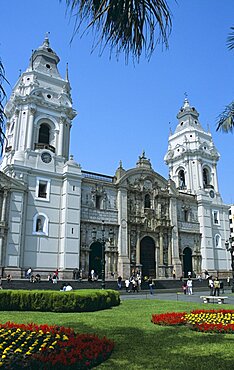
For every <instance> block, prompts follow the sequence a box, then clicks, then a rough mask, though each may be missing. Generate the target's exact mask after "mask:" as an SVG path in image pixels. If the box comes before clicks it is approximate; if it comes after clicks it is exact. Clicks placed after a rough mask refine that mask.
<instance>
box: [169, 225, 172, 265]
mask: <svg viewBox="0 0 234 370" xmlns="http://www.w3.org/2000/svg"><path fill="white" fill-rule="evenodd" d="M168 265H172V255H171V232H170V231H169V232H168Z"/></svg>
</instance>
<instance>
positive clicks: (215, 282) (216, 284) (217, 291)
mask: <svg viewBox="0 0 234 370" xmlns="http://www.w3.org/2000/svg"><path fill="white" fill-rule="evenodd" d="M219 291H220V281H219V278H218V277H217V278H216V279H215V281H214V296H216V295H217V296H219ZM216 293H217V294H216Z"/></svg>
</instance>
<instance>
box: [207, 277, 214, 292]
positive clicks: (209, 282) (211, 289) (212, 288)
mask: <svg viewBox="0 0 234 370" xmlns="http://www.w3.org/2000/svg"><path fill="white" fill-rule="evenodd" d="M208 286H209V288H210V295H211V296H213V295H214V280H213V278H212V276H211V277H210V278H209V280H208Z"/></svg>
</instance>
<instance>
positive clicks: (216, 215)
mask: <svg viewBox="0 0 234 370" xmlns="http://www.w3.org/2000/svg"><path fill="white" fill-rule="evenodd" d="M213 222H214V224H216V225H219V211H213Z"/></svg>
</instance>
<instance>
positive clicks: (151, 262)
mask: <svg viewBox="0 0 234 370" xmlns="http://www.w3.org/2000/svg"><path fill="white" fill-rule="evenodd" d="M140 263H141V265H142V276H143V277H144V276H148V277H149V276H151V277H155V276H156V266H155V265H156V261H155V243H154V240H153V239H152V238H150V237H149V236H145V237H144V238H143V239H142V240H141V244H140Z"/></svg>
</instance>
